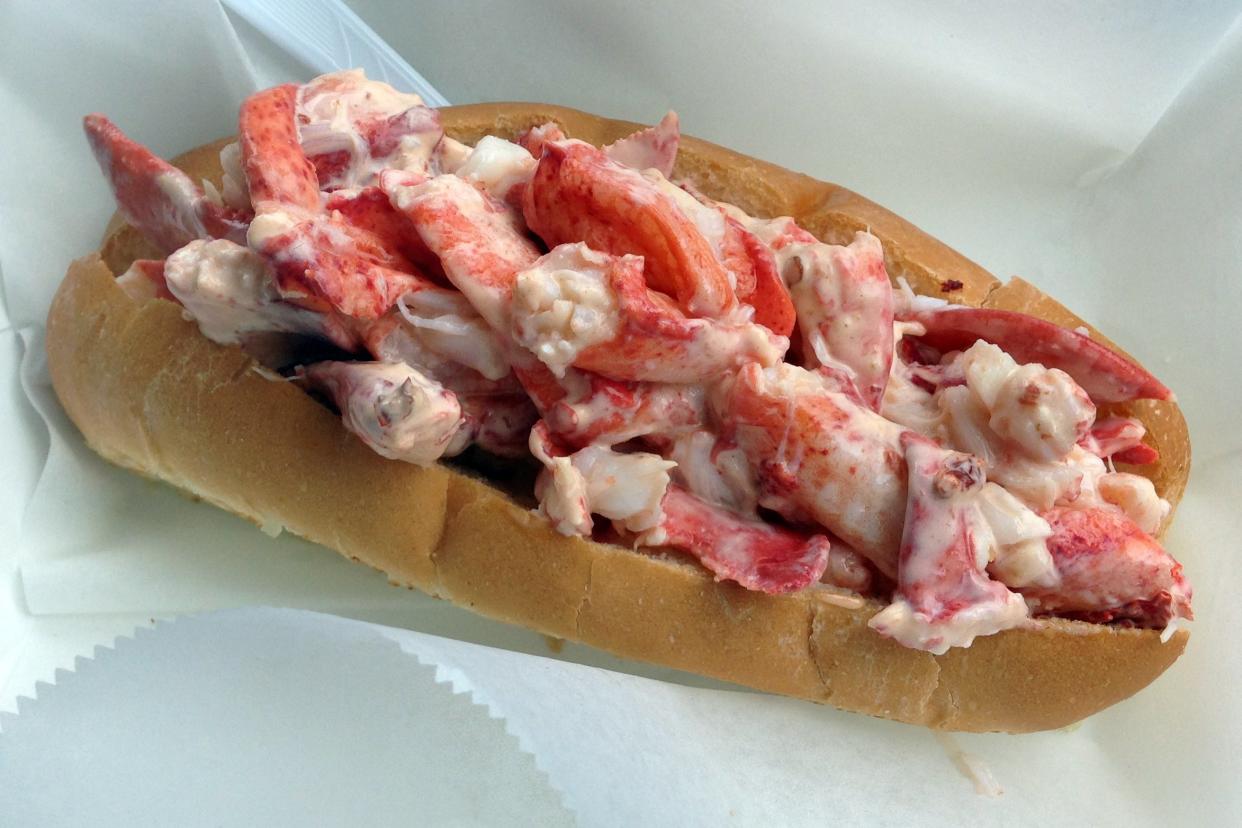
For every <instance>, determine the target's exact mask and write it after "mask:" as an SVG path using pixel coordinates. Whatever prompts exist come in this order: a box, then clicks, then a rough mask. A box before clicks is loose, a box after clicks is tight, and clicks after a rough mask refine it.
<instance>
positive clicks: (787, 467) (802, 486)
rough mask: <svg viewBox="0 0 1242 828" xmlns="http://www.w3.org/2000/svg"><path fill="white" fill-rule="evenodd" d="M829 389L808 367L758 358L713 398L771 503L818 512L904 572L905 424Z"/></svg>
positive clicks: (794, 511) (857, 545) (848, 538)
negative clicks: (758, 361) (766, 362)
mask: <svg viewBox="0 0 1242 828" xmlns="http://www.w3.org/2000/svg"><path fill="white" fill-rule="evenodd" d="M829 388H830V386H829V385H826V384H825V380H824V378H823V377H821V376H819V375H817V374H815V373H812V372H810V371H807V370H805V369H802V368H797V367H795V366H792V365H786V364H780V365H777V366H775V367H773V368H768V369H764V368H763V367H762V366H760V365H758V364H755V363H752V364H750V365H747V366H746V367H744V368H742V369H741V371H740V372H739V373H738V375H737V377H736V379H735V380H734V381H733V382H732V384H731V385H730V386H728V387H727V388H726V389H724V391H723V393H721V394H719V395H717V396H716V397H714V398H713V407H714V408H715V410H716V414H717V417H718V419H719V420H720V421H721V422H723V423H726V424H728V425H729V426H730V427H731V429H732V433H731V434H729V435H726V436H729V437H731V439H733V440H734V441H735V442H736V444H737V445H738V447H739V448H741V449H742V451H743V452H745V454H746V456H747V457H748V458H749V459H750V462H751V466H752V468H753V469H754V470H755V474H756V478H757V480H758V482H759V488H760V492H761V493H762V496H763V501H762V502H763V505H765V506H768V507H769V508H772V509H775V510H776V511H778V512H780V513H782V514H785V515H787V516H788V517H789V518H790V519H791V520H797V519H798V518H799V517H800V516H803V515H808V516H810V517H811V518H812V519H814V520H815V521H816V522H817V523H818V524H819V525H821V526H823V527H825V528H826V529H828V530H830V531H831V532H832V533H833V534H835V535H837V536H839V537H841V538H842V539H843V540H844V541H845V542H846V543H847V544H849V545H850V546H852V547H853V548H854V549H856V550H858V551H859V552H860V553H862V554H863V555H864V556H866V557H867V558H868V559H870V560H871V562H872V563H874V564H875V565H876V566H877V567H878V568H879V569H880V570H881V571H882V572H884V573H885V574H886V575H888V576H889V577H896V575H897V554H898V549H899V547H900V545H901V531H902V514H903V512H904V510H905V505H906V481H905V476H906V471H905V462H904V460H903V456H904V452H903V450H902V447H901V443H900V436H901V433H902V431H903V429H902V427H901V426H898V425H896V424H895V423H891V422H889V421H888V420H885V419H884V418H883V417H881V416H880V415H878V414H876V413H875V412H873V411H871V410H869V409H867V408H864V407H861V406H859V405H857V404H856V403H854V402H853V401H852V400H851V399H850V398H849V397H848V396H847V395H845V394H841V393H839V392H836V391H832V390H829Z"/></svg>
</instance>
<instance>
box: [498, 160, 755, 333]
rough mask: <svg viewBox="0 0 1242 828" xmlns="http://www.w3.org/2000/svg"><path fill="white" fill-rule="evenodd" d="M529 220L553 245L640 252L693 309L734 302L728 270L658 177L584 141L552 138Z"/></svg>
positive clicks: (663, 284) (530, 190)
mask: <svg viewBox="0 0 1242 828" xmlns="http://www.w3.org/2000/svg"><path fill="white" fill-rule="evenodd" d="M522 208H523V213H524V214H525V217H526V224H527V226H529V227H530V229H531V230H533V231H534V232H535V233H536V234H538V235H539V237H540V238H542V239H543V240H544V242H546V243H547V244H548V245H549V246H550V247H555V246H556V245H559V244H565V243H566V242H586V244H587V245H589V246H590V247H591V248H592V249H593V250H599V251H602V252H605V253H613V254H617V255H622V254H625V253H633V254H635V255H640V256H642V257H643V259H644V262H645V268H646V275H647V282H648V284H649V285H650V287H652V288H653V289H655V290H658V291H661V292H663V293H666V294H668V295H670V296H672V297H673V298H674V299H675V300H676V301H677V304H678V306H679V307H681V309H682V310H683V311H684V312H685V313H687V314H689V315H690V316H707V317H720V316H723V315H724V314H725V313H726V312H728V311H730V310H732V309H734V308H735V307H736V306H737V299H736V297H735V296H734V293H733V287H732V285H731V284H730V282H729V275H728V273H727V271H726V270H725V268H724V265H722V264H721V263H720V262H719V261H718V260H717V258H716V254H715V252H714V251H713V250H712V247H711V245H710V244H709V242H708V241H707V239H706V238H704V237H703V234H702V233H701V232H699V230H698V228H697V227H696V226H695V225H694V222H693V221H691V220H690V219H689V218H687V217H686V216H685V215H684V214H683V213H682V212H681V211H680V210H679V209H678V207H677V205H676V203H674V202H673V200H672V199H671V198H670V197H669V196H667V195H666V194H664V193H662V192H661V191H660V190H659V188H658V187H657V185H656V184H654V183H653V182H652V181H650V180H648V179H647V178H645V177H643V175H642V174H641V173H638V172H636V171H634V170H631V169H629V168H628V167H624V166H622V165H621V164H618V163H617V162H615V161H613V160H612V159H610V158H608V156H606V155H605V154H604V153H603V152H602V151H601V150H598V149H596V148H595V147H593V146H591V145H590V144H586V143H583V142H581V141H563V142H553V143H547V144H545V145H544V148H543V155H542V156H541V157H540V159H539V165H538V166H537V167H536V168H535V174H534V177H533V178H532V179H531V181H530V184H529V185H527V187H526V188H525V192H524V193H523V203H522Z"/></svg>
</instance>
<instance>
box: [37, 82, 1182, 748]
mask: <svg viewBox="0 0 1242 828" xmlns="http://www.w3.org/2000/svg"><path fill="white" fill-rule="evenodd" d="M443 112H444V121H445V125H446V127H447V129H448V131H449V132H450V134H452V135H454V137H457V138H459V139H461V140H465V141H473V140H475V139H477V138H478V137H479V136H480V135H482V134H484V133H485V132H494V133H499V134H502V135H510V136H511V135H514V134H516V132H518V131H520V130H521V129H524V128H526V127H528V126H531V125H534V124H539V123H543V122H545V121H548V120H555V121H557V122H559V123H561V124H562V126H563V127H565V128H566V131H567V132H568V133H569V134H570V135H573V136H575V137H581V138H584V139H586V140H590V141H593V142H595V143H603V142H607V141H611V140H613V139H615V138H617V137H619V136H621V135H624V134H626V133H628V132H629V131H631V130H632V129H633V128H634V125H632V124H627V123H623V122H617V121H607V120H604V119H599V118H595V117H594V116H589V115H586V114H584V113H580V112H575V111H573V110H567V109H562V108H559V107H552V106H543V105H527V104H500V105H476V106H468V107H455V108H450V109H446V110H444V111H443ZM215 146H218V145H215ZM678 163H679V170H678V171H679V173H680V174H683V175H686V176H688V177H690V178H692V179H693V180H694V181H695V183H696V184H697V185H698V186H700V187H701V188H702V189H703V190H704V191H706V192H707V193H708V194H709V195H712V196H714V197H717V198H721V199H725V200H729V201H733V202H735V203H737V204H739V205H740V206H742V207H743V208H745V209H747V210H750V211H753V212H754V213H757V214H760V215H767V216H775V215H782V214H788V215H793V216H794V217H795V218H797V219H799V220H800V221H802V222H803V223H805V224H807V225H808V226H810V227H812V228H814V229H816V231H817V232H823V233H825V234H826V235H832V234H833V233H836V232H838V231H840V232H842V233H844V232H852V231H850V230H849V228H850V227H852V226H855V223H856V222H859V221H861V222H864V223H865V224H866V225H867V226H870V227H871V228H872V231H873V232H877V235H880V237H881V239H883V240H885V244H886V247H890V246H891V248H892V251H891V252H890V256H892V257H894V260H895V261H896V265H895V267H897V268H902V269H904V272H907V273H911V274H920V273H921V274H923V276H921V277H919V278H920V279H922V281H920V282H917V285H918V287H919V288H921V289H922V290H924V291H927V292H934V290H936V289H937V288H934V287H931V288H929V287H928V286H929V285H936V284H938V283H939V281H940V280H941V279H949V278H953V279H958V280H961V281H962V282H964V283H965V287H964V288H963V291H962V292H961V297H962V298H967V297H969V298H973V299H974V300H975V301H979V300H982V299H983V298H984V297H986V296H988V295H989V294H992V296H993V297H996V296H1001V295H1002V293H1001V291H999V290H997V291H995V292H993V291H994V286H995V284H996V283H995V280H993V279H992V277H991V276H989V275H988V274H987V273H986V272H984V271H982V270H981V269H979V268H978V267H977V266H975V265H972V264H971V263H970V262H968V261H967V260H965V259H963V258H961V257H960V256H958V255H957V254H955V253H953V252H952V251H949V250H947V249H946V248H944V247H943V245H940V244H939V243H937V242H935V241H934V240H931V239H930V238H928V237H926V236H925V235H923V234H921V233H920V232H919V231H918V230H917V229H915V228H913V227H912V226H911V225H909V224H907V223H906V222H904V221H902V220H901V219H898V218H896V217H895V216H892V215H891V214H888V213H886V212H885V211H883V209H882V208H879V207H877V206H875V205H873V204H871V203H870V202H867V201H865V200H864V199H861V198H860V197H858V196H855V195H853V194H852V193H848V191H844V190H841V189H840V188H836V187H831V186H830V185H825V184H820V183H819V182H816V181H814V180H812V179H809V178H807V177H805V176H801V175H797V174H795V173H791V172H788V171H785V170H782V169H780V168H778V167H774V166H772V165H769V164H765V163H763V162H760V161H755V160H753V159H749V158H745V157H744V156H739V155H737V154H735V153H732V152H729V151H728V150H724V149H722V148H719V147H715V146H713V145H711V144H707V143H705V142H702V141H696V140H694V139H691V138H686V139H684V140H683V143H682V151H681V155H680V159H679V162H678ZM178 164H179V165H180V166H182V168H183V169H186V170H187V171H188V172H190V174H191V175H193V176H195V177H196V178H197V177H204V178H210V179H212V180H217V181H218V176H219V166H218V162H217V161H216V159H215V155H214V152H196V153H194V154H191V156H188V157H183V158H182V159H179V160H178ZM850 205H853V207H851V206H850ZM833 228H836V229H835V230H834V229H833ZM842 228H844V229H842ZM881 231H883V232H881ZM884 234H887V238H886V236H885V235H884ZM134 235H135V233H134V232H133V231H132V229H130V228H127V227H125V228H122V229H120V230H118V232H117V233H115V234H113V235H111V236H110V237H109V238H108V239H107V240H106V241H105V244H104V249H105V250H109V251H112V253H113V256H112V257H111V258H110V259H109V263H108V264H109V265H110V266H111V268H112V270H113V271H120V270H123V269H124V268H125V267H127V266H128V260H126V259H125V258H124V254H125V253H126V251H134V250H141V245H140V244H138V243H137V242H135V241H134V239H133V236H134ZM834 238H836V239H839V240H846V239H844V238H842V237H841V236H839V235H838V236H834ZM135 255H149V254H147V253H138V254H135ZM916 255H917V256H920V257H925V258H919V259H918V260H915V259H914V258H913V257H914V256H916ZM902 257H910V259H909V261H906V260H905V259H903V258H902ZM908 278H909V277H908ZM915 283H916V282H915V280H914V279H912V284H915ZM1005 295H1008V294H1005ZM1035 297H1036V298H1040V297H1041V295H1039V294H1037V293H1036V294H1035ZM1041 301H1042V300H1041ZM1031 307H1033V308H1035V305H1032V306H1031ZM1058 307H1059V306H1058ZM1036 310H1038V311H1042V310H1044V308H1043V306H1042V305H1040V306H1039V307H1037V308H1036ZM47 347H48V361H49V366H50V369H51V372H52V381H53V384H54V386H55V388H56V390H57V393H58V394H59V395H60V397H61V400H62V402H63V403H64V406H65V409H66V411H67V412H68V413H69V416H70V417H71V418H72V419H73V421H74V422H75V423H76V424H77V425H78V427H79V428H80V429H81V430H82V433H83V434H84V435H85V436H86V439H87V442H88V443H89V444H90V445H91V446H92V447H93V448H94V449H95V450H96V451H98V452H99V453H100V454H101V455H103V456H104V457H106V458H108V459H109V460H111V461H113V462H115V463H118V464H120V465H123V466H126V467H128V468H131V469H134V470H136V471H138V472H140V473H142V474H146V475H149V476H152V477H157V478H160V479H162V480H165V481H167V482H169V483H171V484H172V485H174V486H177V487H179V488H181V489H183V490H185V491H187V492H189V493H191V494H193V495H196V496H199V497H202V498H204V499H206V500H209V501H211V502H213V503H215V504H217V505H219V506H222V507H223V508H225V509H228V510H229V511H232V512H235V513H237V514H239V515H242V516H244V517H247V518H249V519H251V520H253V521H255V522H257V523H260V524H270V523H280V524H281V525H283V526H285V527H286V528H288V529H289V530H290V531H292V532H295V533H297V534H299V535H301V536H303V537H306V538H308V539H309V540H312V541H315V542H317V543H321V544H324V545H326V546H329V547H331V548H333V549H336V550H337V551H339V552H341V553H342V554H343V555H346V556H348V557H350V558H353V559H354V560H358V561H361V562H363V563H366V564H369V565H370V566H373V567H376V568H378V569H381V570H383V571H384V572H386V573H387V574H388V576H389V578H390V579H391V580H392V581H393V582H394V583H397V584H401V585H406V586H413V587H418V588H419V589H422V590H424V591H426V592H428V593H430V594H432V595H437V596H440V597H443V598H446V599H448V600H451V601H453V602H454V603H456V604H459V605H461V606H465V607H468V608H471V609H473V610H475V611H477V612H479V613H481V614H483V615H487V616H490V617H492V618H496V619H499V620H502V621H508V622H511V623H515V624H521V625H523V626H526V627H529V628H531V629H534V630H536V631H538V632H541V633H545V634H547V635H553V636H557V637H560V638H568V639H572V640H575V641H580V642H583V643H586V644H590V645H593V646H596V647H599V648H601V649H604V650H608V651H610V652H612V653H615V654H617V655H619V656H622V657H625V658H632V659H637V660H642V661H649V662H655V663H658V664H664V665H667V666H670V667H676V668H680V669H684V670H688V671H692V672H696V673H700V674H703V675H708V676H713V677H715V678H719V679H724V680H726V681H733V682H737V683H739V684H745V685H749V686H751V687H755V688H758V689H761V690H768V691H772V692H777V693H785V694H788V695H792V696H798V697H801V698H806V699H811V700H813V701H818V702H825V703H829V704H832V705H835V706H837V707H840V708H842V709H845V710H852V711H857V712H861V713H867V714H870V715H874V716H883V717H885V718H891V719H897V720H900V721H906V722H911V723H915V724H921V725H927V726H930V727H936V728H943V729H947V730H966V731H988V730H1006V731H1013V732H1023V731H1031V730H1041V729H1048V728H1055V727H1061V726H1064V725H1066V724H1070V723H1071V722H1074V721H1077V720H1078V719H1081V718H1083V717H1085V716H1088V715H1090V714H1091V713H1094V712H1096V711H1097V710H1100V709H1102V708H1104V707H1107V706H1108V705H1111V704H1114V703H1115V702H1117V701H1120V700H1121V699H1124V698H1126V697H1128V696H1130V695H1132V694H1133V693H1135V692H1137V691H1138V690H1140V689H1141V688H1142V687H1144V686H1145V685H1147V684H1148V683H1149V682H1151V681H1152V680H1153V679H1154V678H1155V677H1156V676H1158V675H1159V674H1160V673H1161V672H1163V671H1164V670H1165V669H1166V668H1167V667H1168V666H1169V665H1170V664H1171V663H1172V662H1173V661H1174V660H1176V659H1177V657H1178V656H1179V655H1180V654H1181V652H1182V650H1183V649H1184V647H1185V644H1186V640H1187V634H1186V632H1185V631H1179V632H1178V633H1177V634H1176V635H1174V637H1173V638H1172V640H1171V641H1169V643H1167V644H1161V643H1160V641H1159V636H1158V634H1157V633H1154V632H1152V631H1148V630H1126V629H1114V628H1111V627H1102V626H1097V625H1092V624H1084V623H1079V622H1072V621H1060V620H1057V621H1047V622H1039V623H1032V624H1031V625H1030V626H1029V627H1027V628H1023V629H1016V630H1009V631H1006V632H1004V633H1001V634H999V635H995V636H990V637H987V638H981V639H979V640H977V641H976V642H975V643H974V644H973V645H972V646H971V647H969V648H968V649H964V650H960V649H958V650H953V651H951V652H949V653H948V654H946V655H944V656H932V655H930V654H928V653H924V652H919V651H916V650H910V649H907V648H904V647H901V646H899V645H897V644H894V643H893V642H891V641H889V640H887V639H884V638H881V637H880V636H878V635H876V634H875V633H873V632H872V631H871V630H870V629H868V628H867V626H866V622H867V619H868V618H869V617H870V616H871V615H872V614H873V613H874V612H876V611H877V610H878V609H879V607H880V605H879V604H877V603H876V602H867V603H865V604H864V605H863V606H861V607H859V608H856V609H848V608H843V607H841V606H839V605H838V603H839V601H840V600H841V598H840V596H839V595H838V594H837V593H835V592H833V591H831V590H829V589H827V588H817V589H813V590H808V591H805V592H802V593H799V594H795V595H784V596H773V595H764V594H761V593H753V592H747V591H746V590H743V589H741V588H739V587H737V586H736V585H734V584H730V583H717V582H714V581H713V580H712V579H711V576H710V575H709V574H707V573H706V572H704V571H703V570H702V569H701V568H699V567H697V566H693V565H688V564H685V563H683V562H680V561H675V560H666V559H663V558H659V557H655V556H649V555H645V554H638V553H635V552H632V551H630V550H628V549H623V548H620V547H614V546H608V545H603V544H598V543H594V542H592V541H589V540H585V539H582V538H566V537H563V536H561V535H559V534H557V533H556V532H554V531H553V530H552V529H550V528H549V526H548V525H547V523H546V522H545V521H543V520H542V519H541V518H539V517H537V516H536V515H535V514H533V513H532V512H530V511H529V510H528V509H527V508H525V507H523V506H520V505H518V504H517V503H516V502H514V501H513V500H512V499H510V498H509V497H507V496H506V495H505V494H503V493H502V492H501V491H499V490H497V489H496V488H495V487H493V486H491V485H488V484H487V483H486V482H483V481H479V480H477V479H474V478H472V477H470V476H468V475H466V474H463V473H462V472H460V471H458V470H456V469H453V468H450V467H447V466H438V467H435V468H432V469H419V468H417V467H414V466H410V465H407V464H403V463H398V462H393V461H389V460H385V459H383V458H381V457H380V456H378V455H376V454H374V453H373V452H371V451H370V450H369V449H367V448H366V447H365V446H363V445H362V444H361V443H360V442H358V441H357V440H356V439H355V438H354V437H353V436H352V435H350V434H349V433H348V432H346V431H345V430H344V428H343V427H342V426H341V425H340V423H339V421H338V420H337V418H336V417H335V416H333V415H332V414H331V413H330V412H328V411H327V410H326V409H324V408H323V407H322V406H320V405H319V404H317V403H316V402H314V401H313V400H312V399H311V398H310V397H308V396H306V395H305V394H303V393H302V392H301V391H299V390H297V389H296V388H294V387H293V386H291V385H289V384H288V383H286V382H283V381H280V380H277V379H271V378H269V375H267V374H265V373H264V372H263V371H262V370H261V369H259V368H258V367H257V366H255V365H254V364H253V363H252V362H251V361H250V360H249V359H248V358H247V357H246V356H245V355H244V354H243V353H241V351H239V350H238V349H236V348H228V347H222V346H219V345H215V344H213V343H211V342H209V341H207V340H206V339H205V338H203V337H202V336H201V335H199V333H198V331H197V329H196V327H195V326H194V324H193V323H191V322H188V321H186V320H185V319H184V318H183V317H182V314H181V310H180V308H178V307H177V306H175V305H173V304H171V303H168V302H164V301H159V300H155V301H150V302H145V303H141V304H139V303H137V302H135V301H133V300H131V299H130V298H129V297H128V296H127V295H126V294H125V293H124V292H123V291H121V290H120V289H119V288H118V287H117V286H116V284H115V282H114V280H113V278H112V272H110V270H109V266H106V265H105V264H104V262H103V261H102V260H101V259H100V258H99V257H94V256H92V257H87V258H86V259H83V260H80V261H78V262H75V263H74V264H73V265H72V266H71V267H70V269H69V273H68V274H67V276H66V278H65V281H64V283H63V284H62V285H61V287H60V290H59V291H58V293H57V295H56V298H55V300H54V301H53V304H52V308H51V311H50V313H49V316H48V337H47ZM1173 411H1174V413H1176V409H1175V408H1174V409H1173ZM1164 427H1169V428H1170V430H1171V431H1176V430H1177V428H1178V427H1181V420H1180V418H1179V417H1176V418H1175V417H1170V418H1168V420H1167V421H1162V422H1161V423H1160V424H1159V425H1158V426H1155V427H1153V431H1158V430H1160V429H1162V428H1164ZM1183 428H1184V427H1183ZM1174 436H1176V435H1174ZM1156 439H1157V443H1158V445H1161V446H1163V445H1164V444H1163V443H1160V442H1159V441H1160V440H1165V439H1168V438H1167V435H1165V434H1163V433H1162V434H1158V435H1156ZM1183 443H1184V441H1183ZM1172 445H1179V443H1177V442H1176V441H1174V442H1173V443H1172ZM1166 456H1167V455H1166ZM1169 459H1170V460H1171V459H1174V458H1169ZM1166 465H1168V466H1169V468H1171V469H1172V468H1181V469H1182V471H1183V473H1184V467H1176V466H1175V464H1173V463H1170V462H1169V460H1166ZM1183 483H1184V478H1183V479H1180V480H1179V479H1177V478H1176V477H1175V476H1170V477H1169V479H1168V481H1167V482H1166V483H1165V484H1164V485H1167V486H1168V487H1169V488H1167V489H1164V491H1166V492H1167V494H1168V495H1172V494H1174V493H1175V491H1180V487H1181V485H1182V484H1183Z"/></svg>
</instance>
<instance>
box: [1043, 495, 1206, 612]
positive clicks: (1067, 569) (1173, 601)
mask: <svg viewBox="0 0 1242 828" xmlns="http://www.w3.org/2000/svg"><path fill="white" fill-rule="evenodd" d="M1040 516H1041V517H1043V518H1044V519H1045V520H1046V521H1048V524H1049V525H1050V526H1051V527H1052V537H1050V538H1048V551H1049V552H1051V553H1052V560H1053V562H1054V563H1055V564H1056V568H1057V573H1058V574H1059V575H1060V583H1059V584H1058V585H1057V586H1055V587H1051V588H1048V587H1034V588H1023V589H1022V594H1023V595H1025V596H1026V598H1027V600H1028V601H1029V602H1030V603H1031V606H1032V607H1033V608H1034V609H1035V610H1036V611H1038V612H1040V613H1056V614H1057V615H1060V616H1067V617H1070V618H1078V619H1080V620H1083V621H1091V622H1093V623H1097V624H1105V623H1108V622H1110V621H1125V622H1127V623H1130V624H1133V625H1135V626H1140V627H1152V628H1156V629H1159V628H1161V627H1164V626H1166V625H1167V624H1168V623H1169V622H1170V621H1171V620H1173V619H1175V618H1192V617H1193V616H1192V614H1191V611H1190V598H1191V589H1190V585H1189V584H1188V583H1186V580H1185V579H1184V578H1183V577H1182V565H1181V564H1179V563H1178V562H1177V561H1175V560H1173V558H1172V557H1171V556H1170V555H1169V553H1168V552H1166V551H1165V550H1164V548H1163V547H1162V546H1161V545H1160V544H1159V543H1158V542H1157V541H1156V540H1155V538H1153V537H1151V536H1150V535H1148V534H1147V533H1146V532H1144V531H1143V530H1142V529H1140V528H1139V527H1138V526H1137V525H1136V524H1135V523H1134V521H1133V520H1131V519H1130V518H1128V517H1127V516H1126V515H1125V514H1123V513H1122V512H1121V511H1120V510H1114V509H1097V508H1092V509H1070V508H1054V509H1050V510H1049V511H1047V512H1043V513H1042V514H1041V515H1040Z"/></svg>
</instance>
